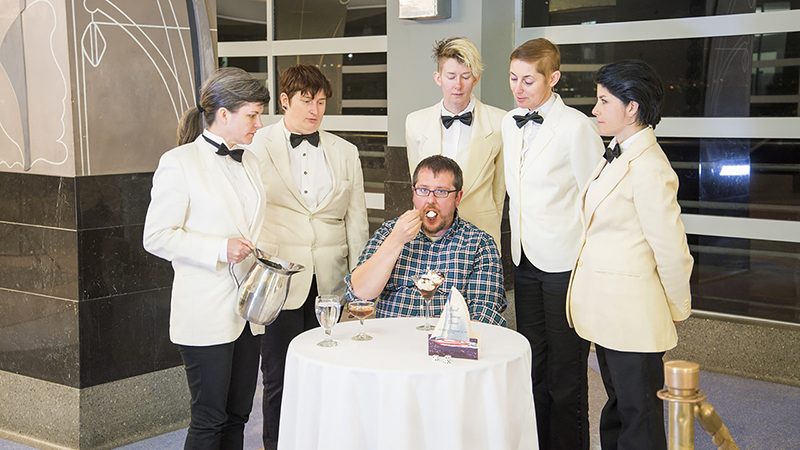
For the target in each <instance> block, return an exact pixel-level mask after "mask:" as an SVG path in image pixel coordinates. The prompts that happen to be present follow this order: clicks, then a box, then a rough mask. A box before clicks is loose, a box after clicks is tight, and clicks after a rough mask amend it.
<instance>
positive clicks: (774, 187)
mask: <svg viewBox="0 0 800 450" xmlns="http://www.w3.org/2000/svg"><path fill="white" fill-rule="evenodd" d="M658 142H659V144H661V147H662V148H663V149H664V152H665V153H666V154H667V157H668V158H669V160H670V162H671V163H672V166H673V168H674V169H675V172H676V173H677V174H678V177H679V182H680V185H679V186H680V187H679V190H678V201H679V203H680V205H681V209H682V211H683V212H685V213H691V214H704V215H714V216H730V217H750V218H758V219H776V220H794V221H800V140H781V139H676V138H659V140H658Z"/></svg>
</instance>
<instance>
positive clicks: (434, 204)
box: [345, 155, 507, 325]
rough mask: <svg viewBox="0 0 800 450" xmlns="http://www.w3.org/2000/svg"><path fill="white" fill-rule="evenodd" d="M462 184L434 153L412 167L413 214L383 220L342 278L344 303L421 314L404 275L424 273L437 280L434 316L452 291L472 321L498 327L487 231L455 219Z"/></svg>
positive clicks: (498, 287) (384, 313)
mask: <svg viewBox="0 0 800 450" xmlns="http://www.w3.org/2000/svg"><path fill="white" fill-rule="evenodd" d="M462 184H463V175H462V172H461V168H460V167H459V166H458V164H457V163H456V162H455V161H453V160H452V159H450V158H447V157H445V156H441V155H434V156H429V157H427V158H425V159H423V160H422V161H420V163H419V164H418V165H417V168H416V169H415V170H414V176H413V180H412V189H413V191H414V195H413V202H414V209H411V210H408V211H406V212H405V213H403V215H401V216H400V217H398V218H396V219H392V220H387V221H386V222H384V223H383V224H382V225H381V227H380V228H378V230H377V231H376V232H375V234H374V235H373V236H372V239H370V240H369V242H367V246H366V247H365V248H364V251H363V252H362V253H361V256H360V257H359V259H358V266H357V267H356V268H355V269H354V270H353V272H352V273H350V274H348V275H347V276H346V277H345V283H346V284H347V292H346V294H345V297H346V299H347V300H351V299H353V298H354V297H357V298H362V299H374V298H378V297H380V301H378V303H377V306H376V308H377V312H376V315H377V317H408V316H421V315H422V298H421V296H420V293H419V291H418V290H417V288H416V287H415V286H414V282H413V281H412V280H411V277H412V276H414V275H420V274H422V273H425V272H427V271H428V270H429V269H430V270H434V271H437V272H441V273H442V274H444V276H445V281H444V283H443V284H442V285H441V286H440V287H439V290H438V291H437V292H436V294H435V295H434V297H433V300H432V301H431V305H432V308H433V314H434V315H439V314H440V313H441V311H442V308H443V307H444V304H445V302H446V301H447V297H448V294H449V293H450V288H451V287H453V286H455V288H456V289H458V290H459V291H461V293H462V294H463V295H464V299H465V300H466V301H467V305H468V306H469V310H470V317H471V319H472V320H477V321H481V322H486V323H492V324H496V325H505V323H506V321H505V319H504V318H503V317H502V316H501V315H500V313H501V312H503V311H504V310H505V309H506V305H507V303H506V296H505V290H504V289H503V266H502V264H501V262H500V253H499V252H498V251H497V246H496V245H495V242H494V239H492V237H491V236H490V235H489V234H488V233H486V232H485V231H483V230H480V229H479V228H478V227H476V226H475V225H473V224H471V223H469V222H467V221H466V220H463V219H461V218H460V217H458V213H457V210H456V208H457V207H458V204H459V202H461V197H462V195H463V191H462V190H461V188H462ZM487 207H489V206H487Z"/></svg>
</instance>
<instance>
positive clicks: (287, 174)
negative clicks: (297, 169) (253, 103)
mask: <svg viewBox="0 0 800 450" xmlns="http://www.w3.org/2000/svg"><path fill="white" fill-rule="evenodd" d="M283 129H284V125H283V120H281V121H280V122H278V123H276V124H275V125H274V126H272V127H271V129H270V130H269V133H268V134H267V138H266V141H267V157H268V158H270V159H271V160H272V164H273V165H274V166H275V170H276V171H277V172H278V176H280V177H281V180H282V181H283V184H284V185H286V189H287V190H288V191H289V192H290V193H291V194H292V196H294V198H295V200H297V203H299V204H300V206H301V207H303V208H305V209H306V210H308V207H307V206H306V202H305V201H304V200H303V197H302V196H301V195H300V191H299V190H298V189H297V184H296V183H295V181H294V177H292V163H291V161H290V160H289V152H290V151H292V150H293V149H290V148H289V145H288V144H287V143H286V136H285V135H284V133H283ZM268 195H269V194H268Z"/></svg>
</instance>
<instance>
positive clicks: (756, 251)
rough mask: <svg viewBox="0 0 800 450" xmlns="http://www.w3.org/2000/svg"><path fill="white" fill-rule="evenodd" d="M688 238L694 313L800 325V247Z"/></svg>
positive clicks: (747, 241) (692, 236) (752, 241)
mask: <svg viewBox="0 0 800 450" xmlns="http://www.w3.org/2000/svg"><path fill="white" fill-rule="evenodd" d="M688 238H689V248H690V250H691V252H692V256H693V257H694V271H693V273H692V308H694V309H702V310H705V311H715V312H722V313H726V314H734V315H738V316H747V317H760V318H763V319H771V320H780V321H784V322H793V323H800V295H798V292H800V277H798V276H797V274H798V273H800V257H798V255H800V244H794V243H788V242H774V241H760V240H750V239H735V238H726V237H715V236H695V235H689V236H688Z"/></svg>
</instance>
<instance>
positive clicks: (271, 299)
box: [237, 251, 303, 325]
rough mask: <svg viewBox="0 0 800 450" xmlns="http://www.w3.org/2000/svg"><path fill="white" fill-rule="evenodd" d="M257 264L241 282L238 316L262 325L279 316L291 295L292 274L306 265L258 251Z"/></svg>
mask: <svg viewBox="0 0 800 450" xmlns="http://www.w3.org/2000/svg"><path fill="white" fill-rule="evenodd" d="M256 253H257V255H258V257H257V258H256V263H255V264H254V265H253V267H251V268H250V271H249V272H247V275H246V276H245V277H244V281H242V283H241V285H239V296H238V297H239V302H238V305H237V311H238V312H239V315H240V316H242V317H243V318H245V319H247V320H248V321H250V322H253V323H257V324H259V325H269V324H271V323H272V322H273V321H274V320H275V319H276V318H277V317H278V314H279V313H280V312H281V309H283V304H284V303H286V297H287V296H288V295H289V284H290V282H291V281H292V275H294V274H296V273H297V272H300V271H302V270H303V266H301V265H300V264H295V263H292V262H289V261H285V260H283V259H280V258H277V257H275V256H269V255H265V254H263V253H261V252H260V251H257V252H256Z"/></svg>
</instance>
